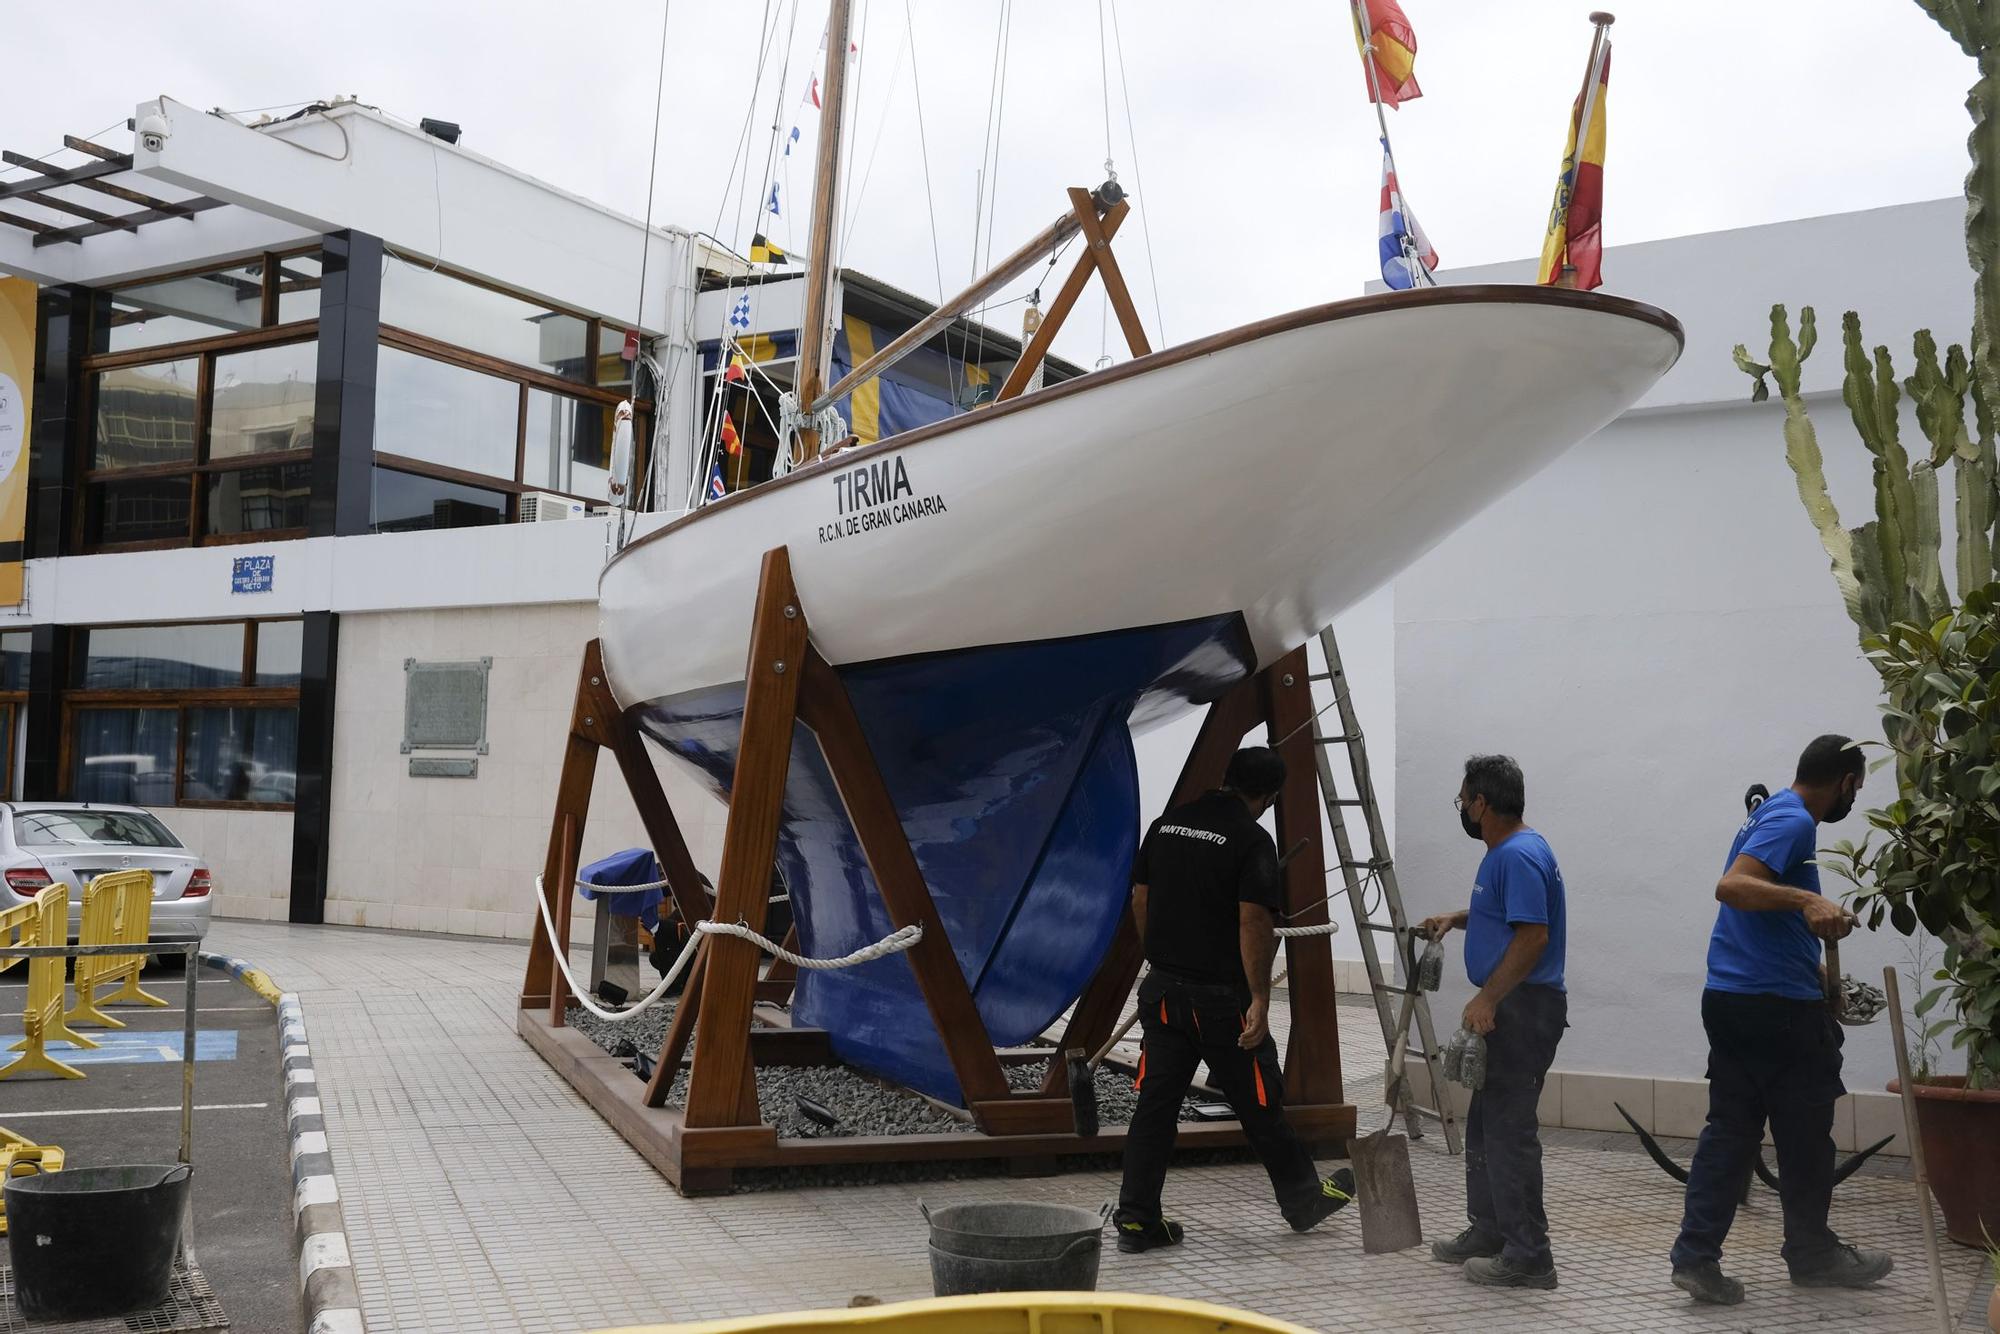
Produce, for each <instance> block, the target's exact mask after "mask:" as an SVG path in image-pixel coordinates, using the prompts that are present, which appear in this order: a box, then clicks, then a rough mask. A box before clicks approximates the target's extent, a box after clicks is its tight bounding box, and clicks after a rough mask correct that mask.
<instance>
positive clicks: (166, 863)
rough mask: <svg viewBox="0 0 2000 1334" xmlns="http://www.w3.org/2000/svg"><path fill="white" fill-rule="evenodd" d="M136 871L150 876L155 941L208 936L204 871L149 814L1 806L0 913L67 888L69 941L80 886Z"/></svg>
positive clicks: (63, 805)
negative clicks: (46, 891)
mask: <svg viewBox="0 0 2000 1334" xmlns="http://www.w3.org/2000/svg"><path fill="white" fill-rule="evenodd" d="M135 870H136V871H151V872H152V873H153V927H152V938H153V939H154V940H157V941H169V940H200V939H202V938H203V937H204V936H206V935H207V934H208V919H209V914H210V913H211V911H212V910H213V908H212V904H211V901H210V897H209V891H210V890H211V889H212V888H213V883H212V881H211V879H210V877H209V874H208V868H207V867H206V866H204V865H202V862H201V858H200V857H198V856H197V855H195V853H193V852H192V851H190V850H189V849H188V848H186V847H185V846H183V845H182V843H181V841H180V839H178V838H176V837H175V836H174V833H173V831H172V830H171V829H168V828H167V827H166V825H165V824H163V823H161V821H160V818H159V817H158V816H156V815H154V814H153V813H152V812H151V811H146V810H141V809H140V808H139V807H137V806H106V805H102V804H99V803H95V802H88V803H86V802H66V801H38V802H28V801H17V802H0V908H11V907H14V906H15V905H17V904H21V903H25V902H27V901H28V900H30V899H32V898H34V897H35V895H36V894H38V893H40V892H41V891H42V890H44V889H47V888H48V887H49V886H50V885H53V884H61V885H66V886H68V888H69V930H70V938H71V939H72V940H74V939H75V938H76V933H77V930H78V927H79V925H80V923H81V919H82V917H83V887H84V886H85V885H86V884H88V883H89V882H90V880H91V879H92V878H93V877H95V876H100V875H103V874H105V873H106V872H108V871H135Z"/></svg>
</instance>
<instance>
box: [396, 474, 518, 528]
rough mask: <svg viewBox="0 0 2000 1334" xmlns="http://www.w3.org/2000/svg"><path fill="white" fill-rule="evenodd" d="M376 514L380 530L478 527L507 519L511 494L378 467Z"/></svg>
mask: <svg viewBox="0 0 2000 1334" xmlns="http://www.w3.org/2000/svg"><path fill="white" fill-rule="evenodd" d="M373 513H374V518H373V528H374V531H376V532H378V533H405V532H411V531H414V530H416V529H419V528H475V527H478V526H480V525H481V524H489V523H502V522H504V521H505V520H506V518H507V497H506V496H505V495H503V494H501V493H500V492H498V491H485V490H481V489H480V488H478V487H473V486H460V485H459V484H458V483H456V482H446V481H440V480H439V479H437V478H435V477H419V476H417V475H416V474H414V473H407V472H393V471H391V470H390V469H388V468H377V469H376V470H375V496H374V511H373Z"/></svg>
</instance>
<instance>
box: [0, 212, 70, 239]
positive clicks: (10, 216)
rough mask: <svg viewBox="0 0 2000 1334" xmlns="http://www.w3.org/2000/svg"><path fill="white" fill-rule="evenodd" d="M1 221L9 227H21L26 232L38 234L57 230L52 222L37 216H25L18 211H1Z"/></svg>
mask: <svg viewBox="0 0 2000 1334" xmlns="http://www.w3.org/2000/svg"><path fill="white" fill-rule="evenodd" d="M0 222H4V223H6V224H7V225H8V226H9V227H19V228H20V229H21V230H22V231H24V232H34V233H36V234H37V235H43V234H46V233H48V232H53V231H55V230H57V228H56V227H55V226H54V225H53V224H52V223H46V222H42V221H40V220H39V219H36V218H24V217H22V216H20V215H19V214H18V213H5V212H0Z"/></svg>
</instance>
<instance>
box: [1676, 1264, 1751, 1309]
mask: <svg viewBox="0 0 2000 1334" xmlns="http://www.w3.org/2000/svg"><path fill="white" fill-rule="evenodd" d="M1674 1286H1675V1287H1677V1288H1679V1289H1680V1290H1681V1291H1682V1292H1685V1293H1686V1294H1687V1295H1688V1296H1690V1297H1692V1298H1694V1299H1695V1300H1696V1301H1698V1302H1706V1303H1707V1304H1708V1305H1710V1306H1734V1305H1736V1304H1737V1303H1738V1302H1740V1301H1742V1300H1743V1285H1742V1284H1741V1283H1739V1282H1737V1281H1736V1280H1735V1279H1733V1278H1731V1277H1729V1275H1727V1274H1725V1273H1723V1272H1722V1266H1721V1265H1719V1264H1717V1263H1716V1262H1715V1261H1713V1260H1703V1261H1702V1262H1701V1263H1700V1264H1692V1265H1687V1266H1685V1267H1683V1268H1680V1269H1676V1270H1675V1271H1674Z"/></svg>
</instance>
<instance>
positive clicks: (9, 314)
mask: <svg viewBox="0 0 2000 1334" xmlns="http://www.w3.org/2000/svg"><path fill="white" fill-rule="evenodd" d="M34 392H35V285H34V284H33V283H31V282H29V281H28V280H27V279H26V278H0V607H18V606H20V605H21V583H22V575H23V568H24V567H23V566H22V564H21V560H22V557H23V555H24V554H25V549H26V539H27V535H28V429H29V427H28V423H29V422H31V421H33V420H34V416H33V407H34V402H33V395H34Z"/></svg>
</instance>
